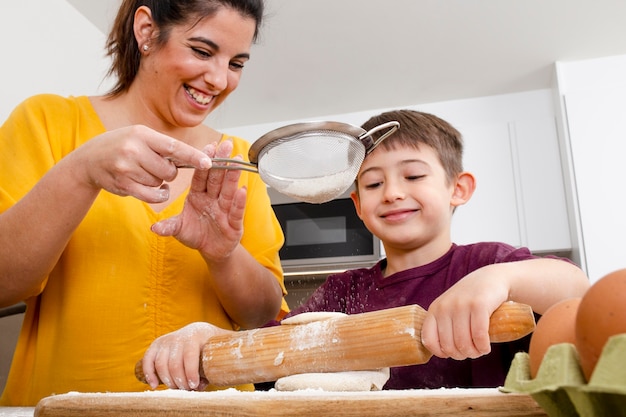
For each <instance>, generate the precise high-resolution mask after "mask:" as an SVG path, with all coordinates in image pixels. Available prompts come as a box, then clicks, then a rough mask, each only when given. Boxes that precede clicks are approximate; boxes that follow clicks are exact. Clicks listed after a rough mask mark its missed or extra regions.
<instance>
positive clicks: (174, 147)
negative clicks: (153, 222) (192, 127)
mask: <svg viewBox="0 0 626 417" xmlns="http://www.w3.org/2000/svg"><path fill="white" fill-rule="evenodd" d="M68 158H70V160H75V161H77V163H75V164H74V167H73V169H74V171H77V170H79V169H82V170H84V171H85V172H86V175H85V177H86V178H87V181H88V184H89V185H90V186H92V187H94V188H97V189H105V190H107V191H109V192H111V193H113V194H117V195H120V196H133V197H136V198H138V199H140V200H142V201H145V202H147V203H161V202H164V201H166V200H167V199H168V198H169V188H168V186H167V184H164V181H172V180H173V179H174V178H176V175H177V173H178V169H177V168H176V163H179V164H185V165H191V166H194V167H196V168H199V169H201V170H207V169H208V168H210V167H211V159H210V158H209V157H208V156H207V155H206V154H205V153H203V152H202V151H201V150H199V149H196V148H194V147H192V146H190V145H187V144H186V143H184V142H181V141H179V140H177V139H174V138H172V137H170V136H167V135H163V134H161V133H159V132H157V131H155V130H152V129H150V128H148V127H146V126H141V125H135V126H129V127H124V128H120V129H116V130H112V131H108V132H106V133H103V134H102V135H99V136H97V137H94V138H93V139H91V140H89V141H88V142H87V143H85V144H84V145H82V146H81V147H79V148H78V149H76V150H75V151H74V152H72V153H71V154H70V155H69V156H68ZM173 161H176V163H175V162H173Z"/></svg>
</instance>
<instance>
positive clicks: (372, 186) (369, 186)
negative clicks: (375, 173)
mask: <svg viewBox="0 0 626 417" xmlns="http://www.w3.org/2000/svg"><path fill="white" fill-rule="evenodd" d="M381 184H382V182H370V183H367V184H363V187H364V188H365V189H366V190H373V189H375V188H378V187H380V185H381Z"/></svg>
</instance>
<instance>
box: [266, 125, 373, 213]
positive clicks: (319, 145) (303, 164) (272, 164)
mask: <svg viewBox="0 0 626 417" xmlns="http://www.w3.org/2000/svg"><path fill="white" fill-rule="evenodd" d="M364 158H365V147H364V146H363V144H362V143H361V142H360V141H359V140H358V139H356V138H355V137H354V136H352V135H349V134H346V133H343V132H338V131H333V130H312V131H309V132H305V133H298V134H295V135H292V136H286V137H282V138H278V139H276V140H273V141H272V142H270V143H268V144H267V145H266V146H265V147H264V148H263V149H262V150H261V152H260V153H259V157H258V161H259V162H258V171H259V175H260V176H261V179H262V180H263V181H264V182H265V183H266V184H267V185H269V186H270V187H272V188H274V189H276V191H278V192H280V193H281V194H284V195H287V196H290V197H292V198H295V199H298V200H300V201H305V202H309V203H316V204H319V203H323V202H326V201H329V200H332V199H333V198H335V197H336V196H338V195H340V194H342V193H343V192H344V191H346V190H347V189H348V188H350V186H351V185H352V182H353V181H354V179H355V178H356V175H357V173H358V170H359V167H360V166H361V163H362V162H363V159H364Z"/></svg>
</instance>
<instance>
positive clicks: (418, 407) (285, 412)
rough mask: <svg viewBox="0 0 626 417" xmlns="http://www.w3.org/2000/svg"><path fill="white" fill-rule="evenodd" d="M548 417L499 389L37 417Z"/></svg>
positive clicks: (52, 401)
mask: <svg viewBox="0 0 626 417" xmlns="http://www.w3.org/2000/svg"><path fill="white" fill-rule="evenodd" d="M61 416H63V417H74V416H76V417H91V416H94V417H95V416H98V417H101V416H104V417H118V416H119V417H127V416H135V417H144V416H155V417H165V416H167V417H182V416H185V417H187V416H192V417H193V416H216V417H222V416H223V417H226V416H228V417H233V416H237V417H278V416H283V417H295V416H298V417H300V416H301V417H312V416H333V417H348V416H349V417H370V416H372V417H373V416H386V417H400V416H403V417H404V416H455V417H463V416H486V417H489V416H507V417H511V416H525V417H526V416H544V417H545V416H547V414H546V413H545V412H544V411H543V410H542V409H541V408H540V407H539V406H538V405H537V403H536V402H535V401H534V400H533V399H532V397H530V396H529V395H526V394H505V393H502V392H500V391H499V390H498V389H496V388H485V389H438V390H406V391H370V392H324V391H314V390H304V391H293V392H279V391H255V392H239V391H235V390H234V389H229V390H226V391H217V392H187V391H174V390H165V391H151V392H144V393H102V394H97V393H93V394H78V393H69V394H63V395H56V396H52V397H47V398H44V399H42V400H41V401H40V402H39V404H38V405H37V407H36V408H35V417H61Z"/></svg>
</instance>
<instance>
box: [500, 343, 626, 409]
mask: <svg viewBox="0 0 626 417" xmlns="http://www.w3.org/2000/svg"><path fill="white" fill-rule="evenodd" d="M624 353H626V334H620V335H616V336H613V337H611V338H609V340H608V341H607V343H606V344H605V346H604V349H603V350H602V355H601V356H600V358H599V360H598V363H597V364H596V367H595V370H594V372H593V374H592V375H591V378H590V380H589V383H586V381H585V377H584V374H583V371H582V369H581V367H580V362H579V356H578V352H577V350H576V347H575V346H574V345H573V344H571V343H560V344H557V345H553V346H550V347H549V348H548V349H547V351H546V353H545V355H544V358H543V361H542V362H541V365H540V366H539V369H538V370H537V375H536V377H535V378H534V379H531V377H530V367H529V356H528V353H526V352H520V353H517V354H516V355H515V358H514V359H513V362H512V363H511V368H510V369H509V372H508V374H507V377H506V380H505V382H504V386H503V387H501V388H500V390H501V391H503V392H515V393H526V394H529V395H530V396H532V397H533V399H534V400H535V401H536V402H537V404H539V406H540V407H541V408H543V410H544V411H545V412H546V414H548V416H549V417H592V416H593V417H597V416H626V366H624V365H623V360H624Z"/></svg>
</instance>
